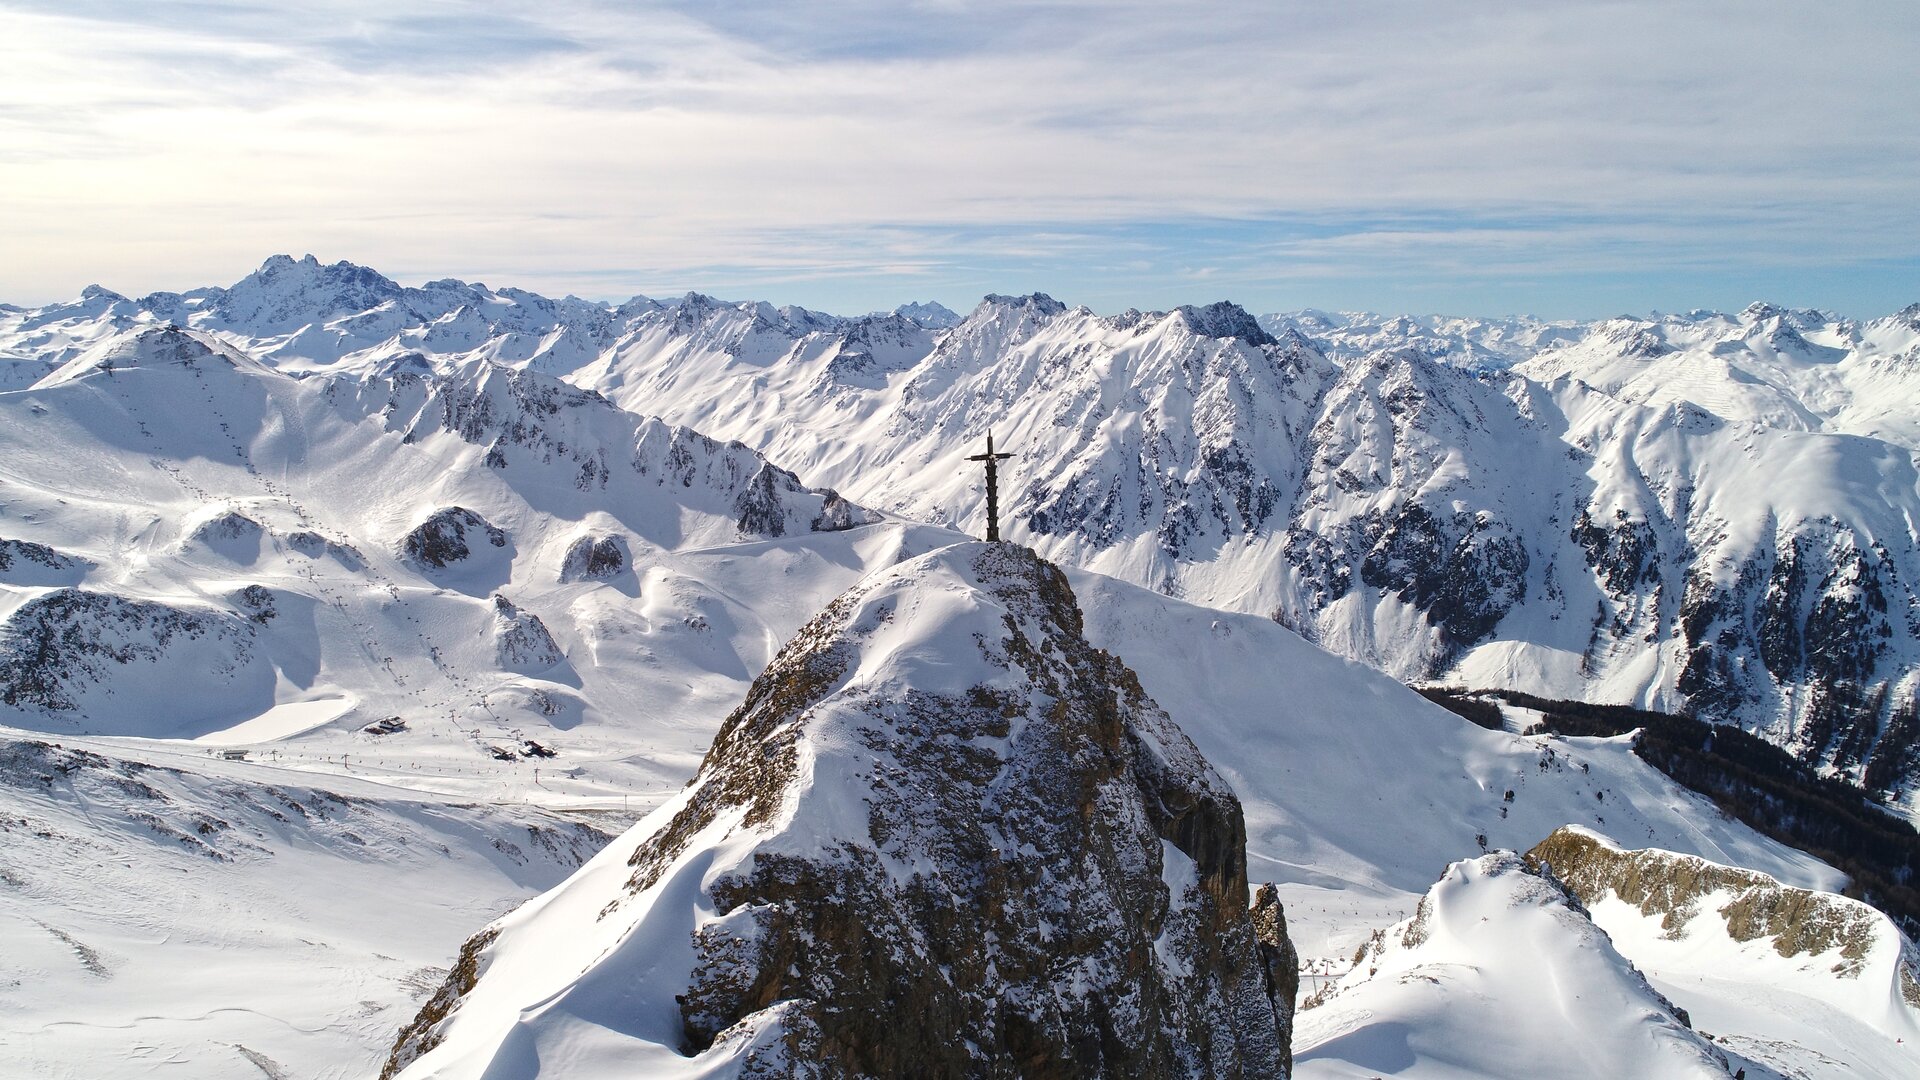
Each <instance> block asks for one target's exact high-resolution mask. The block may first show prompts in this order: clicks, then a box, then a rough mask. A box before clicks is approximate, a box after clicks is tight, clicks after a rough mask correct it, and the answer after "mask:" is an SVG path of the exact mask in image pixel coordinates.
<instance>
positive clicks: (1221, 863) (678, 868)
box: [388, 544, 1298, 1077]
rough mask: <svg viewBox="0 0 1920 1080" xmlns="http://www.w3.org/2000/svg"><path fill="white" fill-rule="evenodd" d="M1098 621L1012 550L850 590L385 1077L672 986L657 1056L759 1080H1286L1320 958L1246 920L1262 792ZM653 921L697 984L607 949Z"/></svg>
mask: <svg viewBox="0 0 1920 1080" xmlns="http://www.w3.org/2000/svg"><path fill="white" fill-rule="evenodd" d="M1081 629H1082V627H1081V616H1080V612H1079V609H1078V607H1077V605H1076V603H1075V600H1074V597H1073V594H1072V591H1071V590H1070V588H1069V587H1068V585H1067V581H1066V578H1065V576H1064V575H1063V574H1061V573H1060V571H1059V570H1058V569H1056V568H1055V567H1053V566H1052V565H1051V564H1048V563H1046V562H1044V561H1042V560H1040V559H1039V558H1037V557H1036V556H1034V555H1032V554H1031V553H1029V552H1027V551H1025V550H1024V549H1020V548H1016V547H1013V546H1011V545H1005V544H963V545H959V546H956V547H953V548H948V549H944V550H942V551H938V552H935V553H933V554H931V555H928V556H924V557H922V558H920V559H916V560H913V561H911V562H908V563H905V564H902V565H901V566H898V567H895V568H894V569H892V570H889V571H885V572H883V573H881V574H878V575H875V576H874V577H873V578H869V579H868V580H867V581H866V582H863V583H862V584H861V585H859V586H856V587H855V588H854V589H853V590H851V591H850V592H848V593H847V594H845V595H843V596H842V597H840V598H839V599H838V600H836V601H834V603H833V604H832V605H831V606H829V607H828V609H827V610H826V611H825V612H823V613H822V614H821V615H820V616H819V617H818V618H816V619H815V620H814V621H813V622H812V623H810V624H808V625H807V626H806V627H805V628H803V629H802V630H801V631H800V632H799V633H798V634H797V635H796V636H795V637H794V639H793V640H792V641H791V642H789V643H788V644H787V645H786V646H785V647H784V648H783V649H782V650H781V651H780V653H779V655H778V656H777V657H776V658H775V659H774V661H773V662H772V663H771V664H770V665H769V666H768V668H767V670H766V671H765V672H764V673H763V674H762V675H761V676H760V678H758V679H757V680H756V681H755V682H754V685H753V687H752V688H751V690H749V692H748V695H747V698H746V700H745V701H744V702H743V703H742V704H741V706H740V708H739V709H737V710H736V711H735V712H734V713H733V714H732V715H731V716H730V717H728V719H727V721H726V723H725V724H724V725H723V727H722V729H721V731H720V734H719V735H718V736H717V737H716V739H715V741H714V744H713V747H712V748H711V749H710V750H709V752H708V754H707V757H706V759H705V761H704V762H703V764H702V766H701V769H700V772H699V775H698V776H697V777H696V778H695V780H694V782H693V784H692V785H691V786H690V787H689V789H688V791H687V792H686V793H684V794H683V795H682V796H681V797H680V798H679V799H677V800H676V801H675V802H674V803H671V804H669V805H668V806H667V807H665V808H663V809H662V810H661V811H659V812H658V813H656V814H655V815H654V816H653V817H651V818H650V819H649V820H648V821H647V822H644V823H642V825H641V826H638V827H637V828H636V829H635V831H634V832H633V833H630V834H629V836H628V837H627V838H626V839H624V840H623V841H621V842H620V843H617V844H616V845H615V846H614V850H613V851H612V852H610V853H609V854H608V855H606V856H603V858H602V860H597V862H596V866H595V867H590V868H589V872H588V873H586V874H583V875H582V879H579V880H578V881H577V885H576V886H575V888H576V889H577V890H578V893H579V894H578V895H571V894H569V887H567V886H563V887H562V889H561V890H557V891H556V893H555V894H551V895H550V896H549V897H548V898H544V899H543V900H542V901H541V902H539V903H538V905H537V906H538V908H539V910H537V911H532V912H530V913H528V914H526V915H525V916H524V917H521V916H514V917H509V918H508V919H507V920H503V922H502V923H499V924H496V925H495V926H493V927H490V928H488V930H486V931H485V932H483V934H482V935H481V936H480V937H478V938H476V939H475V942H474V943H472V947H471V948H470V949H469V950H467V951H466V952H463V954H462V961H461V965H460V968H461V970H463V971H467V972H469V974H468V975H467V976H463V977H461V978H460V979H459V980H458V982H459V985H454V984H453V983H450V985H449V988H448V989H446V990H443V991H442V993H441V994H440V995H437V996H436V997H435V999H434V1003H433V1004H432V1006H431V1007H430V1011H431V1012H432V1013H433V1015H432V1016H428V1015H426V1014H423V1018H422V1020H421V1021H417V1022H416V1023H415V1024H414V1025H413V1026H412V1027H410V1028H409V1029H408V1031H407V1032H406V1033H404V1034H403V1036H402V1038H401V1040H400V1042H399V1044H398V1045H397V1046H396V1047H395V1050H394V1055H393V1058H392V1060H391V1062H390V1064H389V1067H388V1075H394V1074H399V1073H401V1072H402V1070H403V1069H406V1068H407V1066H408V1065H409V1064H410V1063H414V1062H418V1063H419V1065H420V1067H421V1070H420V1073H419V1075H426V1074H427V1073H429V1072H431V1073H432V1074H433V1075H439V1076H455V1075H459V1076H464V1075H478V1073H479V1072H481V1071H484V1069H485V1068H486V1067H487V1064H486V1063H487V1062H488V1061H491V1060H494V1059H495V1056H496V1054H497V1053H499V1052H504V1045H505V1044H504V1043H503V1042H502V1040H503V1039H504V1040H509V1041H510V1042H511V1043H512V1044H513V1045H515V1046H517V1047H520V1048H522V1049H521V1050H516V1051H514V1052H515V1053H522V1052H524V1048H526V1047H528V1046H529V1043H528V1040H529V1039H531V1040H532V1045H533V1046H537V1045H539V1042H540V1039H541V1038H542V1035H541V1032H542V1031H543V1030H546V1028H545V1026H544V1025H546V1024H547V1023H548V1020H546V1019H542V1020H531V1019H527V1020H522V1021H515V1020H513V1019H512V1017H514V1016H527V1015H530V1014H524V1013H522V1011H521V1010H522V1008H523V1007H524V1005H527V1004H531V1003H532V1002H535V1001H540V1002H543V1004H541V1005H540V1006H539V1012H540V1014H541V1015H542V1016H543V1017H547V1018H550V1019H551V1022H552V1023H554V1024H563V1023H566V1021H563V1020H561V1019H559V1014H561V1013H568V1014H575V1015H585V1014H587V1013H589V1012H592V1013H595V1014H596V1015H597V1014H598V1010H599V1008H600V1005H599V1004H597V1002H599V1001H601V1000H604V997H603V995H605V994H607V993H619V994H623V995H626V997H625V998H624V1000H625V1001H626V1005H625V1006H624V1007H625V1008H627V1009H629V1010H633V1011H635V1014H636V1015H638V1014H640V1013H646V1012H647V1011H648V1010H650V1009H653V1008H655V1006H653V1005H649V1004H648V1003H647V1002H648V1001H650V1000H657V999H659V998H662V997H664V996H665V995H668V994H671V995H672V1001H673V1007H672V1010H671V1012H672V1014H673V1015H675V1016H676V1017H677V1022H676V1023H675V1024H674V1025H673V1027H672V1029H671V1031H667V1030H650V1031H647V1032H639V1031H634V1030H632V1029H628V1030H629V1036H630V1037H631V1038H633V1039H634V1043H633V1045H634V1051H633V1052H634V1053H635V1054H636V1055H637V1054H639V1053H640V1052H641V1051H642V1049H643V1047H642V1046H641V1043H649V1044H652V1045H654V1046H656V1047H657V1046H658V1045H659V1044H660V1043H661V1042H663V1041H666V1040H669V1039H670V1040H671V1043H670V1044H671V1045H672V1047H673V1049H675V1050H677V1051H679V1052H680V1053H681V1054H684V1055H687V1056H688V1057H691V1058H692V1059H693V1060H692V1061H691V1062H689V1065H690V1066H692V1067H698V1068H706V1067H712V1066H718V1065H720V1063H722V1062H732V1063H733V1065H732V1066H730V1067H731V1068H736V1069H737V1070H738V1073H739V1075H743V1076H783V1077H784V1076H848V1077H864V1076H871V1077H909V1076H912V1077H921V1076H952V1077H971V1076H980V1077H987V1076H995V1077H1000V1076H1004V1077H1014V1076H1023V1077H1049V1076H1057V1077H1071V1076H1112V1077H1121V1076H1126V1077H1134V1076H1146V1077H1160V1076H1210V1077H1241V1076H1244V1077H1256V1076H1257V1077H1271V1076H1285V1075H1287V1073H1288V1065H1287V1056H1286V1055H1287V1047H1288V1037H1289V1030H1290V1023H1291V1011H1292V1000H1293V991H1294V986H1295V984H1296V982H1297V977H1298V976H1297V970H1298V969H1297V960H1296V958H1295V955H1294V952H1293V950H1292V946H1291V944H1290V943H1289V942H1288V940H1287V938H1286V930H1285V919H1284V915H1283V914H1282V913H1281V911H1280V909H1279V904H1278V901H1277V898H1276V896H1275V894H1274V893H1273V891H1272V890H1271V888H1268V889H1264V890H1262V891H1261V892H1260V894H1259V897H1258V899H1257V900H1256V902H1255V905H1254V906H1253V908H1252V909H1251V911H1250V910H1249V907H1248V882H1247V876H1246V853H1245V846H1244V845H1245V831H1244V826H1243V824H1242V821H1241V816H1240V808H1239V803H1238V801H1237V800H1236V799H1235V798H1234V796H1233V794H1232V792H1231V791H1230V790H1229V789H1228V788H1227V786H1226V784H1225V783H1224V782H1223V781H1222V780H1221V779H1220V777H1219V776H1218V774H1216V773H1215V772H1214V771H1213V769H1212V768H1211V767H1210V766H1209V765H1208V764H1207V763H1206V761H1205V760H1204V759H1202V758H1201V756H1200V754H1199V752H1198V751H1197V750H1196V749H1195V748H1194V746H1193V744H1192V743H1191V742H1190V741H1188V739H1187V738H1186V736H1185V735H1184V734H1182V733H1181V732H1180V730H1179V729H1178V728H1177V727H1175V726H1174V724H1173V723H1172V721H1171V720H1170V719H1168V717H1167V716H1166V714H1165V713H1164V712H1162V711H1161V710H1160V708H1159V707H1158V706H1157V705H1155V704H1154V703H1153V701H1152V700H1151V699H1149V698H1148V697H1147V696H1146V694H1145V692H1144V691H1143V690H1142V689H1141V688H1140V685H1139V683H1138V681H1137V680H1136V679H1135V678H1134V676H1133V674H1132V672H1131V671H1129V670H1128V669H1127V667H1126V666H1125V665H1124V664H1123V663H1121V662H1120V661H1119V660H1118V659H1116V658H1115V657H1113V656H1111V655H1109V654H1107V653H1104V652H1101V651H1100V650H1097V649H1095V648H1093V647H1092V646H1090V645H1088V644H1087V642H1086V641H1085V639H1084V638H1083V637H1082V635H1081ZM615 859H617V860H618V861H617V862H615V861H613V860H615ZM589 878H590V880H589ZM690 889H691V890H697V893H696V892H689V890H690ZM696 895H697V897H698V898H697V899H695V897H696ZM566 910H571V911H573V912H576V913H578V915H579V917H582V918H584V919H585V920H586V924H585V925H578V926H569V925H566V924H565V923H564V922H563V921H562V916H561V914H560V913H561V912H562V911H566ZM674 926H682V927H684V928H685V929H683V930H679V931H677V933H679V934H684V935H685V936H684V937H682V938H681V939H680V941H679V942H678V943H676V942H674V941H673V940H672V938H673V936H674V934H675V933H676V931H673V930H672V929H670V928H671V927H674ZM662 927H668V928H669V929H666V930H662ZM643 933H644V934H658V933H666V934H667V937H665V938H659V939H657V940H659V941H660V945H659V946H658V948H661V949H673V950H682V949H685V948H686V947H687V945H688V943H690V945H691V956H690V957H689V960H688V962H687V963H686V965H685V967H684V969H683V970H684V973H685V974H684V976H683V977H682V978H683V980H684V981H682V980H681V979H679V978H672V977H668V976H665V975H664V974H663V972H662V971H661V970H659V969H658V967H657V965H655V966H654V967H653V969H652V972H653V973H652V974H651V975H650V976H648V978H650V979H653V980H655V984H642V983H641V982H638V981H636V980H639V979H640V978H641V975H640V971H639V969H638V968H629V967H627V966H626V965H630V964H638V963H640V962H641V961H640V958H639V953H637V952H636V951H635V950H634V949H633V948H631V947H623V948H622V949H620V950H617V951H616V952H614V953H611V954H610V953H608V952H607V951H606V948H605V946H603V945H602V944H600V943H599V942H600V941H601V940H602V939H606V940H609V941H612V940H618V941H629V942H630V941H631V940H632V939H633V937H634V935H638V934H643ZM562 941H565V942H568V943H569V944H566V945H564V946H563V945H561V944H560V943H561V942H562ZM549 946H551V947H556V948H564V949H566V950H568V951H567V952H566V953H565V954H564V955H559V956H554V955H552V954H551V950H550V947H549ZM576 952H577V953H578V954H579V956H580V958H581V961H582V964H583V965H584V970H583V968H582V967H581V966H573V967H571V968H569V965H572V964H573V960H572V959H571V957H572V956H573V955H574V953H576ZM536 957H538V958H539V959H536ZM662 978H667V979H668V981H669V982H670V983H672V985H668V986H664V987H662V986H660V985H657V982H658V980H660V979H662ZM556 979H562V980H564V985H556V984H555V980H556ZM515 1002H520V1003H523V1004H520V1005H516V1004H514V1003H515ZM903 1017H911V1018H913V1019H912V1022H911V1023H905V1024H903V1023H901V1022H900V1020H901V1018H903ZM502 1022H504V1023H505V1025H506V1027H507V1028H509V1029H513V1030H503V1029H501V1028H500V1027H498V1026H497V1025H499V1024H500V1023H502ZM554 1030H558V1028H555V1029H554ZM606 1060H607V1061H609V1062H613V1061H617V1060H619V1059H618V1058H617V1057H616V1058H607V1059H606ZM632 1060H635V1061H638V1060H639V1057H637V1056H636V1057H634V1058H633V1059H632ZM406 1075H410V1076H411V1075H415V1073H414V1072H411V1071H409V1072H406Z"/></svg>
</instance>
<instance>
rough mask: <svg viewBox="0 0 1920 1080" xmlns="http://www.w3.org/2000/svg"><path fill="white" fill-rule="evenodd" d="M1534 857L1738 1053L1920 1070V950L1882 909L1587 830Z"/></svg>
mask: <svg viewBox="0 0 1920 1080" xmlns="http://www.w3.org/2000/svg"><path fill="white" fill-rule="evenodd" d="M1527 859H1528V862H1529V863H1530V864H1533V865H1546V866H1550V867H1551V872H1552V873H1553V875H1554V877H1555V878H1556V879H1557V880H1559V881H1561V882H1562V883H1564V884H1565V885H1566V887H1567V888H1568V889H1569V890H1570V891H1571V892H1572V893H1573V894H1574V895H1576V896H1578V897H1579V898H1580V899H1581V900H1582V901H1584V902H1585V904H1586V906H1587V908H1588V909H1589V910H1590V912H1591V913H1592V917H1593V921H1594V922H1595V923H1596V924H1597V925H1598V926H1600V927H1601V928H1602V929H1604V930H1605V931H1606V932H1607V934H1608V935H1609V936H1610V937H1611V938H1612V939H1613V941H1614V943H1615V944H1616V945H1617V946H1618V947H1619V949H1620V950H1621V951H1622V952H1623V953H1625V954H1626V955H1628V956H1630V957H1632V958H1633V960H1634V961H1635V962H1636V963H1637V964H1639V965H1640V967H1641V968H1642V969H1644V970H1645V971H1646V973H1647V975H1648V977H1649V978H1650V979H1651V980H1652V981H1653V984H1654V985H1655V986H1656V987H1659V988H1660V989H1661V990H1662V991H1663V992H1665V993H1666V994H1667V995H1668V996H1669V997H1671V998H1673V999H1674V1000H1676V1001H1682V1002H1684V1003H1685V1004H1686V1006H1687V1009H1688V1011H1689V1013H1690V1014H1691V1016H1692V1018H1693V1023H1694V1025H1695V1027H1696V1028H1698V1029H1699V1030H1700V1031H1701V1032H1703V1033H1711V1034H1712V1036H1713V1037H1714V1039H1715V1040H1716V1041H1717V1042H1718V1043H1719V1045H1720V1046H1722V1047H1723V1048H1725V1049H1727V1050H1728V1051H1729V1052H1733V1053H1737V1054H1739V1055H1741V1056H1742V1057H1744V1058H1747V1059H1749V1060H1751V1061H1754V1062H1758V1063H1760V1064H1761V1065H1764V1066H1766V1067H1768V1068H1771V1069H1773V1070H1775V1071H1777V1072H1778V1073H1780V1074H1781V1075H1785V1076H1796V1075H1802V1076H1899V1075H1903V1074H1906V1073H1910V1072H1912V1071H1913V1070H1914V1069H1915V1068H1916V1067H1917V1064H1916V1057H1915V1050H1914V1049H1913V1047H1914V1046H1915V1045H1916V1044H1915V1040H1916V1039H1920V949H1916V948H1915V946H1914V945H1913V943H1912V942H1910V941H1907V940H1906V939H1905V938H1904V937H1903V936H1902V935H1901V934H1900V932H1899V930H1898V929H1896V928H1895V927H1894V925H1893V923H1892V922H1891V921H1890V920H1888V918H1887V917H1886V916H1885V915H1883V914H1881V913H1880V912H1878V911H1876V910H1874V909H1873V908H1870V907H1868V906H1867V905H1865V904H1862V903H1860V902H1859V901H1856V900H1850V899H1848V898H1846V897H1844V896H1835V895H1833V894H1832V893H1825V892H1808V891H1805V890H1801V889H1795V888H1792V887H1790V886H1784V885H1781V884H1780V883H1779V882H1777V881H1775V880H1774V879H1772V878H1770V877H1768V876H1767V875H1765V874H1761V873H1757V872H1755V871H1751V870H1744V869H1736V868H1732V867H1727V866H1722V865H1719V864H1716V863H1713V862H1711V861H1708V860H1704V859H1700V858H1697V857H1695V856H1690V855H1680V854H1676V853H1674V852H1670V851H1659V850H1638V851H1627V850H1623V849H1621V848H1620V847H1619V846H1617V845H1615V844H1613V843H1611V842H1610V841H1608V840H1607V839H1606V838H1604V837H1601V836H1598V835H1595V834H1592V833H1588V832H1586V831H1584V830H1581V829H1578V828H1568V829H1564V830H1561V831H1559V832H1556V833H1555V834H1554V835H1553V836H1551V837H1549V838H1547V839H1546V840H1545V841H1543V842H1542V843H1541V844H1540V845H1539V846H1538V847H1536V848H1534V849H1533V850H1532V851H1530V852H1528V854H1527ZM1750 1075H1760V1074H1759V1073H1751V1072H1750Z"/></svg>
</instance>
